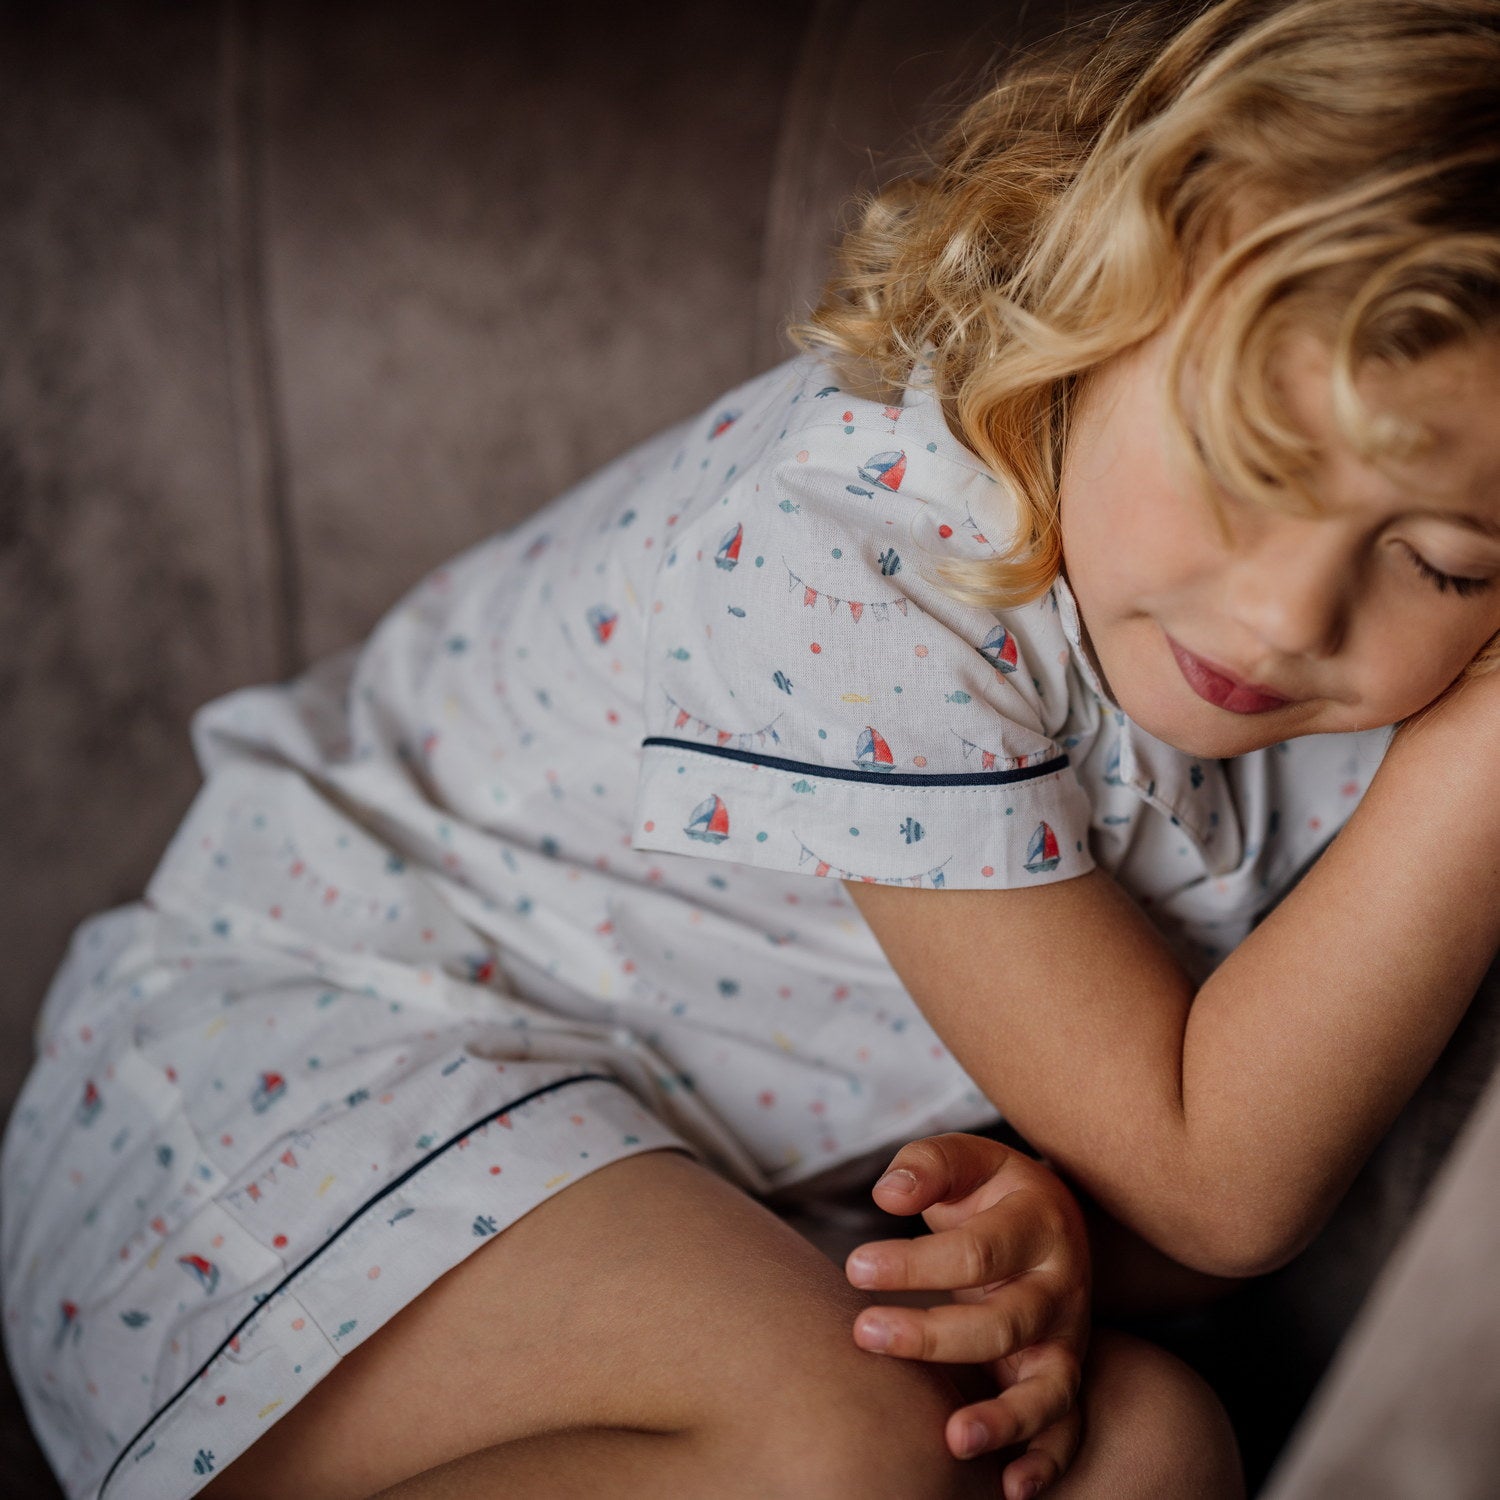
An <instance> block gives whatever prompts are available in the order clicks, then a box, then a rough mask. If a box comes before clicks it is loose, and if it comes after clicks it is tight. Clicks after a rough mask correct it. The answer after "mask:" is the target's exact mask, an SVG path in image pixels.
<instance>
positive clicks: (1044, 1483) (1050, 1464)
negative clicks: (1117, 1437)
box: [1000, 1406, 1083, 1500]
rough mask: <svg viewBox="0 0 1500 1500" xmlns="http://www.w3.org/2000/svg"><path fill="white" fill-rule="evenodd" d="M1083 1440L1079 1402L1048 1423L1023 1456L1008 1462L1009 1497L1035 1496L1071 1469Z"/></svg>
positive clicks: (1005, 1484) (1025, 1499)
mask: <svg viewBox="0 0 1500 1500" xmlns="http://www.w3.org/2000/svg"><path fill="white" fill-rule="evenodd" d="M1082 1441H1083V1412H1082V1410H1081V1409H1080V1408H1079V1407H1077V1406H1075V1407H1073V1408H1072V1410H1070V1411H1069V1412H1068V1414H1067V1416H1065V1417H1064V1418H1063V1419H1062V1420H1061V1421H1060V1422H1054V1423H1053V1424H1052V1425H1051V1426H1050V1427H1044V1428H1043V1429H1042V1430H1041V1431H1040V1432H1039V1433H1037V1435H1036V1436H1035V1437H1034V1438H1032V1440H1031V1444H1030V1446H1029V1447H1028V1448H1027V1449H1026V1451H1025V1453H1023V1454H1022V1455H1021V1456H1020V1457H1019V1458H1017V1459H1014V1460H1012V1461H1011V1462H1010V1463H1008V1464H1006V1466H1005V1473H1004V1475H1003V1476H1002V1478H1001V1481H1000V1484H1001V1492H1002V1493H1003V1494H1004V1496H1005V1500H1032V1497H1033V1496H1034V1495H1040V1494H1041V1493H1042V1492H1043V1491H1044V1490H1046V1489H1048V1488H1049V1487H1050V1486H1051V1485H1054V1484H1056V1483H1057V1481H1058V1480H1059V1479H1061V1478H1062V1476H1063V1475H1064V1474H1065V1473H1066V1472H1067V1470H1068V1466H1069V1465H1070V1464H1071V1463H1072V1462H1073V1459H1074V1457H1075V1456H1076V1454H1077V1452H1078V1448H1079V1444H1081V1443H1082Z"/></svg>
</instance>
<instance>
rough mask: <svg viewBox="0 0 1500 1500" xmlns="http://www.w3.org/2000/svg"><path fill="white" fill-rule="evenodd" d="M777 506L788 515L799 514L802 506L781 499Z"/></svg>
mask: <svg viewBox="0 0 1500 1500" xmlns="http://www.w3.org/2000/svg"><path fill="white" fill-rule="evenodd" d="M778 508H779V509H781V510H784V511H785V512H786V513H787V515H789V516H795V515H800V514H801V511H802V507H801V506H800V505H797V504H795V503H794V502H793V501H791V500H783V501H782V502H781V505H780V506H779V507H778Z"/></svg>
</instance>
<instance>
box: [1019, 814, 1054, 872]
mask: <svg viewBox="0 0 1500 1500" xmlns="http://www.w3.org/2000/svg"><path fill="white" fill-rule="evenodd" d="M1061 862H1062V854H1061V853H1060V852H1059V850H1058V847H1057V835H1056V834H1055V833H1053V831H1052V829H1051V827H1050V826H1049V825H1048V824H1046V823H1038V824H1037V825H1036V832H1035V833H1033V834H1032V835H1031V842H1030V843H1029V844H1027V846H1026V870H1027V872H1028V873H1029V874H1032V875H1045V874H1046V873H1047V872H1048V871H1049V870H1055V869H1056V868H1057V867H1058V865H1059V864H1060V863H1061Z"/></svg>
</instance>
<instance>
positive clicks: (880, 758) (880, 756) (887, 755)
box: [854, 724, 896, 771]
mask: <svg viewBox="0 0 1500 1500" xmlns="http://www.w3.org/2000/svg"><path fill="white" fill-rule="evenodd" d="M854 764H855V765H857V766H858V767H859V768H860V770H862V771H894V770H895V769H896V762H895V758H894V757H893V756H892V755H891V747H890V746H889V745H888V744H886V742H885V741H884V740H883V739H882V738H881V737H880V735H879V734H878V733H877V732H876V730H875V729H874V728H873V727H872V726H871V725H869V724H866V725H865V729H864V733H863V734H861V735H860V737H859V744H858V746H857V747H856V749H855V752H854Z"/></svg>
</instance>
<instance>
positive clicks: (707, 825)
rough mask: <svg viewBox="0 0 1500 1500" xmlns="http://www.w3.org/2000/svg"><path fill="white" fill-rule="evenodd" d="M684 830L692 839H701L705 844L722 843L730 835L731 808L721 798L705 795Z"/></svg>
mask: <svg viewBox="0 0 1500 1500" xmlns="http://www.w3.org/2000/svg"><path fill="white" fill-rule="evenodd" d="M682 831H683V832H684V833H685V834H687V836H688V837H689V838H690V839H700V840H701V841H702V842H703V843H705V844H722V843H723V842H724V840H725V839H727V838H728V837H729V809H728V808H727V807H725V806H724V803H723V801H722V799H721V798H719V797H717V796H710V797H705V798H704V799H703V801H702V802H700V803H699V804H698V805H697V807H695V808H694V809H693V815H692V817H691V818H689V819H688V822H687V827H686V828H684V829H683V830H682Z"/></svg>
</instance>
